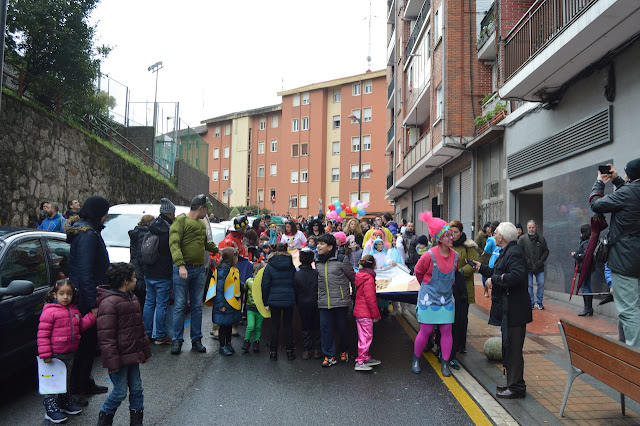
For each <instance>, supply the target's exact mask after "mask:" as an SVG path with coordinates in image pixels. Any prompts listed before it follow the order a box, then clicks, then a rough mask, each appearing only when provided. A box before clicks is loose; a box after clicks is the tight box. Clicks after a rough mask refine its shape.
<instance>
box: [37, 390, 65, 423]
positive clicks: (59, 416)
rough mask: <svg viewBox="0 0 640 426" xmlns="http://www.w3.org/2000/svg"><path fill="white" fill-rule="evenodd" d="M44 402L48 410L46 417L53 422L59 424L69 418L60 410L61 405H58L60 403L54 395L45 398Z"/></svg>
mask: <svg viewBox="0 0 640 426" xmlns="http://www.w3.org/2000/svg"><path fill="white" fill-rule="evenodd" d="M42 404H43V405H44V409H45V410H46V412H45V413H44V418H45V419H47V420H49V421H50V422H51V423H56V424H57V423H62V422H64V421H66V420H67V416H65V415H64V414H63V413H62V412H61V411H60V407H58V403H57V402H56V399H55V398H54V397H52V396H50V397H47V398H45V399H44V401H43V402H42Z"/></svg>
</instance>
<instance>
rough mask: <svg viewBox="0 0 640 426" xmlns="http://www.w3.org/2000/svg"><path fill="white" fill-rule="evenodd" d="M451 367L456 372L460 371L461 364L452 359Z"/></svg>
mask: <svg viewBox="0 0 640 426" xmlns="http://www.w3.org/2000/svg"><path fill="white" fill-rule="evenodd" d="M449 367H451V368H453V369H456V370H460V363H459V362H458V360H457V359H452V360H451V361H449Z"/></svg>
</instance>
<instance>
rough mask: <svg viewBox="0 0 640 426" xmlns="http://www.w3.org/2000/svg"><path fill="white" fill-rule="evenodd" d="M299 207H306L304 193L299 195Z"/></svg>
mask: <svg viewBox="0 0 640 426" xmlns="http://www.w3.org/2000/svg"><path fill="white" fill-rule="evenodd" d="M300 208H301V209H306V208H307V196H306V195H301V196H300Z"/></svg>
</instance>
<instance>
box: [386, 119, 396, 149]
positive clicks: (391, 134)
mask: <svg viewBox="0 0 640 426" xmlns="http://www.w3.org/2000/svg"><path fill="white" fill-rule="evenodd" d="M395 135H396V124H395V123H391V128H390V129H389V131H388V132H387V144H388V143H389V142H391V140H392V139H393V138H394V137H395Z"/></svg>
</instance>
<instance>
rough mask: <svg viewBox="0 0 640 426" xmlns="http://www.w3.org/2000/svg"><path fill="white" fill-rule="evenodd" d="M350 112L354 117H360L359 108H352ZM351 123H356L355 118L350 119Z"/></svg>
mask: <svg viewBox="0 0 640 426" xmlns="http://www.w3.org/2000/svg"><path fill="white" fill-rule="evenodd" d="M351 114H353V115H355V116H356V118H358V119H359V118H360V110H359V109H352V110H351ZM351 123H352V124H353V123H357V121H356V120H351Z"/></svg>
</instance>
